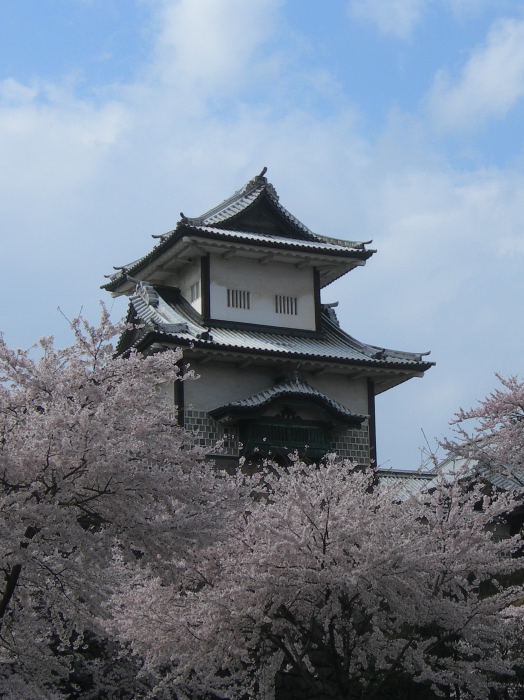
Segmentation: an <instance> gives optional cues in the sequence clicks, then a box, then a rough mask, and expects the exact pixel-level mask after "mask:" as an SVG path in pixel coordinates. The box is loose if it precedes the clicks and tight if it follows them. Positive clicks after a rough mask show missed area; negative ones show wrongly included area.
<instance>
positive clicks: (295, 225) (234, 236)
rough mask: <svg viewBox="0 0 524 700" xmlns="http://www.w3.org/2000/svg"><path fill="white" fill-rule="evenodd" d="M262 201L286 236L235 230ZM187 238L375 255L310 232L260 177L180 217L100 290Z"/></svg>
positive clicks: (136, 271) (113, 285)
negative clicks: (207, 208)
mask: <svg viewBox="0 0 524 700" xmlns="http://www.w3.org/2000/svg"><path fill="white" fill-rule="evenodd" d="M262 200H264V201H266V202H268V203H269V206H270V207H271V208H272V209H273V210H274V211H275V212H276V213H277V214H279V215H280V217H281V218H282V219H283V220H284V221H285V222H286V223H287V227H286V231H285V235H279V234H273V233H271V232H268V231H264V230H249V231H245V230H237V226H236V224H237V219H238V217H239V216H240V215H241V214H242V213H243V212H246V210H248V209H249V208H250V207H252V206H253V205H254V204H255V203H256V202H258V201H262ZM281 233H282V232H281ZM187 236H189V237H192V236H195V237H199V238H202V237H203V238H207V239H209V240H211V239H214V240H217V241H219V240H222V241H225V242H230V243H235V242H236V243H246V244H252V245H258V246H266V247H270V248H280V249H287V250H296V251H297V252H309V253H311V254H320V255H330V256H336V257H342V258H352V259H357V260H367V259H368V258H369V257H371V255H373V253H374V252H375V251H374V250H371V249H367V248H366V245H367V243H370V242H371V241H368V242H362V241H348V240H344V239H338V238H328V237H327V236H321V235H319V234H317V233H313V232H312V231H310V230H309V229H308V227H307V226H305V225H304V224H303V223H302V222H300V221H299V220H298V219H297V218H296V217H294V216H293V215H292V214H290V212H288V211H287V209H285V207H283V206H282V205H281V204H280V202H279V199H278V195H277V193H276V191H275V188H274V187H273V185H271V184H270V183H268V181H267V179H266V178H265V177H264V176H263V175H262V174H261V175H258V176H257V177H255V178H253V179H252V180H250V181H249V182H248V183H247V184H246V185H245V186H244V187H243V188H242V189H241V190H239V191H238V192H235V193H234V194H233V195H232V196H231V197H229V198H228V199H226V200H224V201H223V202H222V203H221V204H219V205H218V206H217V207H214V208H213V209H211V210H210V211H208V212H206V213H205V214H203V215H202V216H199V217H194V218H189V217H186V216H184V215H183V214H181V219H180V221H179V222H178V224H177V226H176V228H175V229H174V230H172V231H170V232H168V233H166V234H164V235H162V236H160V237H159V238H160V240H159V243H158V244H157V245H156V246H154V247H153V249H152V250H151V251H150V252H149V253H147V255H144V256H143V257H141V258H139V259H138V260H135V261H133V262H131V263H128V264H126V265H122V266H121V267H117V268H115V269H116V270H117V272H115V273H114V274H113V275H110V278H109V282H107V283H106V284H105V285H103V286H102V288H103V289H107V290H109V291H115V290H116V289H118V288H119V287H120V285H121V284H122V283H124V282H126V280H127V275H128V274H129V275H136V274H139V273H140V271H141V270H143V269H144V268H145V267H146V266H147V265H148V264H149V263H151V262H152V261H154V260H155V259H156V258H158V257H159V256H160V255H162V254H163V253H164V252H166V251H167V250H169V248H171V247H172V246H173V245H175V244H176V243H177V242H178V241H180V240H181V239H182V238H184V237H187Z"/></svg>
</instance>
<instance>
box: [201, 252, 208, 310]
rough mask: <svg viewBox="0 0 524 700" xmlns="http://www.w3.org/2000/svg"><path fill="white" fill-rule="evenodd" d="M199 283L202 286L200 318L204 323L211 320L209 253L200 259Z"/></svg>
mask: <svg viewBox="0 0 524 700" xmlns="http://www.w3.org/2000/svg"><path fill="white" fill-rule="evenodd" d="M200 282H201V285H202V292H201V293H202V316H203V317H204V322H205V321H207V320H208V319H210V318H211V290H210V285H211V279H210V261H209V253H207V255H203V256H202V257H201V258H200Z"/></svg>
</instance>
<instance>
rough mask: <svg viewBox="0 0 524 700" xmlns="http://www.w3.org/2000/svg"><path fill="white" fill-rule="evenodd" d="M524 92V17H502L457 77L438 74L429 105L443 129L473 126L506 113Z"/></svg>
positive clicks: (450, 129)
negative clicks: (518, 18) (520, 18)
mask: <svg viewBox="0 0 524 700" xmlns="http://www.w3.org/2000/svg"><path fill="white" fill-rule="evenodd" d="M523 96H524V20H517V19H499V20H498V21H496V22H495V23H494V24H493V26H492V27H491V29H490V31H489V33H488V35H487V38H486V41H485V43H484V44H483V45H482V46H479V47H478V48H476V49H475V50H474V51H473V52H472V54H471V55H470V57H469V59H468V60H467V62H466V63H465V65H464V66H463V68H462V70H461V72H460V75H459V76H458V77H457V78H456V79H453V78H452V77H451V76H450V75H449V74H448V73H447V72H446V71H440V72H439V73H438V74H437V76H436V79H435V83H434V85H433V88H432V91H431V94H430V97H429V105H430V111H431V114H432V116H433V119H434V120H435V123H436V124H437V126H438V127H439V128H440V129H443V130H445V131H452V130H463V129H469V130H471V129H472V128H476V127H480V126H482V125H483V124H484V123H485V122H486V121H487V120H489V119H491V118H498V119H500V118H502V117H504V116H505V115H506V114H507V113H508V112H509V110H510V109H511V108H512V107H514V106H515V104H516V103H517V102H518V101H519V100H521V99H522V97H523Z"/></svg>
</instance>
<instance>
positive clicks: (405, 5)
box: [349, 0, 428, 39]
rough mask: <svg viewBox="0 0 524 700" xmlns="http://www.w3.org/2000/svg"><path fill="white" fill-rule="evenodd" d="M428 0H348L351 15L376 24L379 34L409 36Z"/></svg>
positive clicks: (399, 36)
mask: <svg viewBox="0 0 524 700" xmlns="http://www.w3.org/2000/svg"><path fill="white" fill-rule="evenodd" d="M427 4H428V0H350V3H349V9H350V12H351V14H352V15H354V16H355V17H358V18H360V19H365V20H368V21H370V22H373V23H374V24H376V25H377V27H378V30H379V31H380V33H381V34H388V35H392V36H396V37H398V38H399V39H406V38H407V37H409V36H410V35H411V33H412V31H413V29H414V28H415V26H416V25H417V24H418V22H419V21H420V20H421V18H422V15H423V12H424V10H425V7H426V5H427Z"/></svg>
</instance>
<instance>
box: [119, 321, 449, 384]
mask: <svg viewBox="0 0 524 700" xmlns="http://www.w3.org/2000/svg"><path fill="white" fill-rule="evenodd" d="M211 332H212V329H211ZM153 343H165V344H169V345H174V346H180V347H190V348H194V349H199V348H201V349H205V350H208V351H209V350H211V351H216V352H217V353H235V354H242V355H252V356H259V357H279V358H281V359H285V360H306V361H314V362H321V363H324V364H326V363H334V364H338V365H346V366H355V367H363V368H364V367H369V368H376V369H385V370H399V371H408V372H409V373H410V374H412V375H413V376H417V375H419V374H422V373H423V372H426V371H427V370H428V369H430V368H431V367H433V365H434V364H435V363H434V362H421V363H417V364H414V363H411V362H400V361H399V362H387V361H386V362H385V361H382V360H374V359H372V358H370V359H364V358H362V359H360V358H355V359H348V358H345V357H340V356H335V355H330V356H326V355H313V354H311V353H301V352H292V351H286V350H281V349H279V350H266V349H259V348H246V347H245V346H241V345H228V346H223V345H219V344H217V343H214V342H213V341H212V340H202V339H198V338H194V337H192V336H189V335H188V336H182V335H174V334H171V333H166V332H165V331H161V330H154V331H149V332H147V333H145V334H144V335H143V336H142V337H141V338H140V339H139V340H138V341H136V342H135V343H134V344H133V346H132V347H133V348H135V349H136V350H139V351H144V350H147V349H148V348H149V347H150V346H151V345H153Z"/></svg>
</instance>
